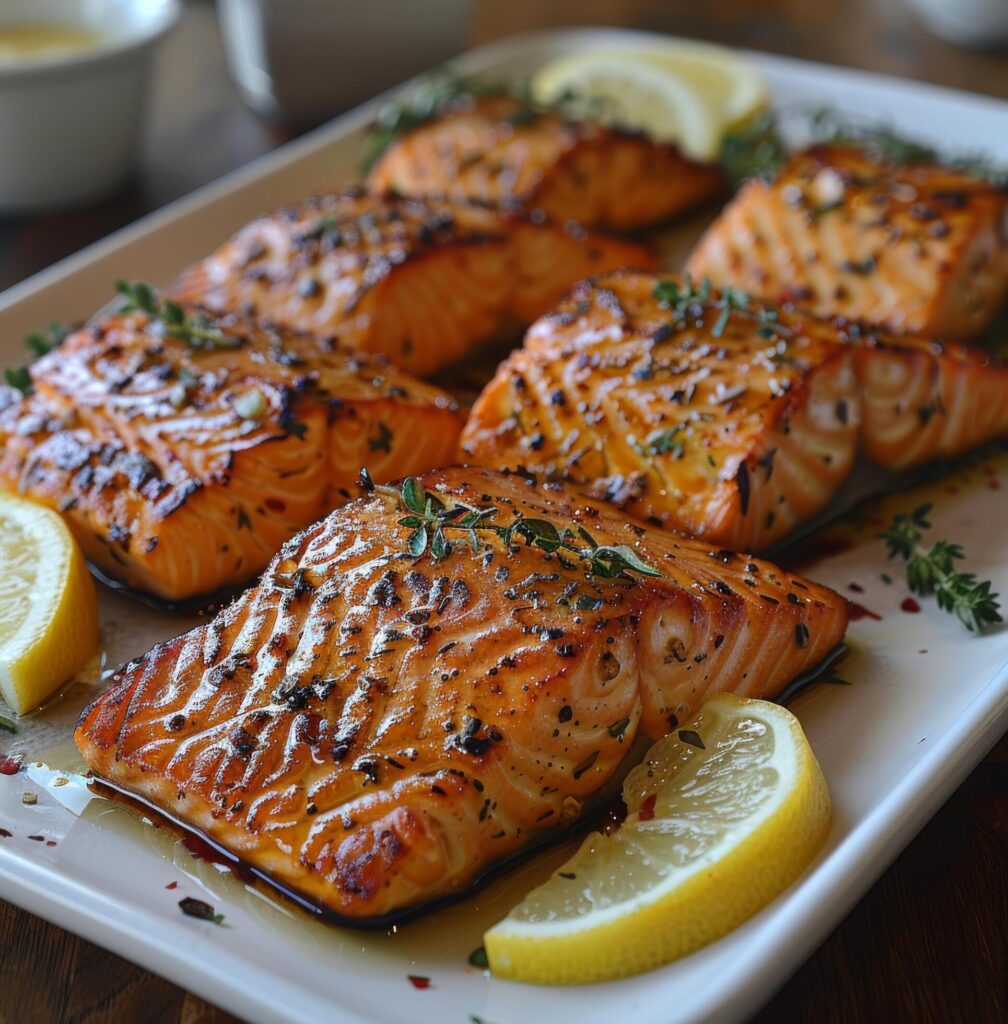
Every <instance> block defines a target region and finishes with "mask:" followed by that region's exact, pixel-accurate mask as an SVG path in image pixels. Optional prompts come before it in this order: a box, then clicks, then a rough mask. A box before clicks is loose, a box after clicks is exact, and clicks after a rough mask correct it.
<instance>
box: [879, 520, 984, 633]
mask: <svg viewBox="0 0 1008 1024" xmlns="http://www.w3.org/2000/svg"><path fill="white" fill-rule="evenodd" d="M933 507H934V506H933V505H931V504H930V503H929V504H927V505H920V506H919V507H918V508H915V509H914V510H913V512H911V513H910V514H909V515H897V516H896V517H894V519H893V521H892V524H891V525H890V526H889V528H888V529H886V530H884V531H883V532H882V533H880V534H879V536H880V537H881V538H883V540H885V542H886V548H887V550H888V552H889V557H890V558H896V557H899V558H903V559H905V561H906V566H907V584H908V586H909V587H910V589H911V591H913V593H915V594H921V595H922V596H924V597H928V596H930V595H931V594H934V596H935V598H936V599H937V601H938V607H939V608H941V609H943V610H944V611H947V612H952V613H954V614H955V615H956V616H958V618H959V621H960V622H962V624H963V625H964V626H965V627H966V628H967V629H968V630H970V632H973V633H982V632H983V631H984V629H985V628H986V627H987V626H991V625H994V624H995V623H997V622H1001V621H1002V619H1001V615H1000V613H999V611H998V595H997V594H994V593H991V582H990V580H982V581H978V580H977V578H976V576H975V575H974V574H973V573H971V572H957V571H956V568H955V563H956V562H958V561H960V560H961V559H963V558H964V557H965V555H964V553H963V549H962V547H961V546H960V545H959V544H952V543H950V542H949V541H947V540H939V541H935V543H934V544H933V545H932V546H931V548H930V549H927V548H924V547H923V546H922V545H921V543H920V541H921V537H922V535H923V532H924V531H925V530H929V529H930V528H931V523H930V522H928V518H927V517H928V515H929V513H930V512H931V509H932V508H933Z"/></svg>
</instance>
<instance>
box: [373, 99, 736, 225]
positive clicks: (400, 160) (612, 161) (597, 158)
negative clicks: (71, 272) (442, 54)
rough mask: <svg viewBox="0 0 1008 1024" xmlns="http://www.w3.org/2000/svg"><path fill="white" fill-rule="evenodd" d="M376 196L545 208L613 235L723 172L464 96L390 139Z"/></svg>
mask: <svg viewBox="0 0 1008 1024" xmlns="http://www.w3.org/2000/svg"><path fill="white" fill-rule="evenodd" d="M367 183H368V186H369V187H370V188H371V189H372V190H373V191H376V192H383V193H395V194H398V195H412V196H448V197H450V198H453V199H465V200H475V201H478V202H481V203H488V204H491V205H505V206H509V205H510V206H519V207H523V208H525V209H529V210H532V209H536V210H542V211H543V212H544V213H545V214H546V215H547V216H550V217H555V218H556V219H558V220H560V221H566V220H573V221H578V222H579V223H581V224H586V225H591V226H595V227H602V228H606V229H609V230H613V231H632V230H636V229H638V228H645V227H649V226H651V225H653V224H656V223H659V222H661V221H663V220H667V219H668V218H670V217H673V216H675V215H676V214H679V213H684V212H686V211H688V210H691V209H693V208H695V207H697V206H699V205H701V204H702V203H704V202H707V201H709V200H711V199H713V198H715V197H717V196H718V195H720V194H722V193H723V192H724V191H725V189H726V182H725V180H724V177H723V175H722V173H721V171H720V169H719V168H718V167H716V166H714V165H709V164H700V163H696V162H694V161H692V160H689V159H688V158H686V157H685V156H683V154H682V153H681V152H680V151H679V150H678V149H677V148H676V147H675V146H673V145H669V144H666V143H659V142H654V141H652V140H650V139H648V138H646V137H645V136H643V135H637V134H631V133H628V132H622V131H617V130H614V129H611V128H603V127H602V126H601V125H597V124H591V123H589V122H585V121H569V120H565V119H564V118H562V117H560V116H557V115H556V114H552V113H544V112H541V111H537V110H534V109H532V108H529V107H528V106H527V105H525V104H523V103H522V102H520V101H519V100H517V99H514V98H511V97H507V96H490V97H485V98H482V99H473V98H471V97H468V98H465V99H463V100H461V101H460V102H458V103H456V104H455V105H454V106H452V107H451V108H450V109H449V110H447V111H446V112H445V113H443V114H442V115H441V116H439V117H437V118H436V119H434V120H432V121H429V122H428V123H427V124H424V125H421V126H420V127H419V128H416V129H414V130H413V131H412V132H410V133H409V134H407V135H406V136H404V137H403V138H402V139H400V140H399V141H397V142H395V143H393V144H392V145H391V146H390V147H389V148H388V149H387V150H386V151H385V152H384V154H382V156H381V157H380V158H379V159H378V161H377V162H376V164H375V165H374V167H372V169H371V172H370V174H369V175H368V179H367Z"/></svg>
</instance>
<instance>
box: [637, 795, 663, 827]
mask: <svg viewBox="0 0 1008 1024" xmlns="http://www.w3.org/2000/svg"><path fill="white" fill-rule="evenodd" d="M657 802H658V794H657V793H652V794H651V795H650V796H646V797H644V802H643V803H642V804H641V805H640V810H639V811H638V812H637V817H638V818H639V819H640V820H641V821H650V820H651V819H652V818H653V817H654V807H655V804H656V803H657Z"/></svg>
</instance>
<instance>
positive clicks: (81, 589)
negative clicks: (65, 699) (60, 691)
mask: <svg viewBox="0 0 1008 1024" xmlns="http://www.w3.org/2000/svg"><path fill="white" fill-rule="evenodd" d="M0 579H2V580H3V586H2V587H0V696H2V697H3V699H4V700H5V701H6V702H7V703H8V704H9V705H10V706H11V707H12V708H13V709H14V710H15V711H16V712H18V713H23V712H25V711H30V710H31V709H32V708H34V707H36V706H37V705H39V704H40V703H41V702H42V701H43V700H45V698H46V697H48V696H49V694H50V693H52V692H53V690H55V689H56V687H57V686H59V685H60V684H61V683H63V682H66V680H67V679H69V678H70V676H72V675H74V673H76V672H79V671H80V669H82V668H83V667H84V665H85V664H86V663H87V661H88V660H89V659H90V658H91V656H92V655H93V654H94V652H95V650H96V649H97V647H98V601H97V598H96V596H95V588H94V583H93V582H92V580H91V577H90V575H89V574H88V571H87V565H86V564H85V562H84V558H83V556H82V555H81V553H80V549H79V548H78V547H77V544H76V543H75V541H74V539H73V537H72V536H71V535H70V531H69V530H68V529H67V527H66V524H65V523H64V522H63V520H62V519H61V518H60V517H59V516H58V515H57V514H56V513H55V512H53V511H51V510H50V509H47V508H43V507H42V506H40V505H35V504H33V503H32V502H30V501H25V500H23V499H21V498H15V497H12V496H10V495H6V494H0Z"/></svg>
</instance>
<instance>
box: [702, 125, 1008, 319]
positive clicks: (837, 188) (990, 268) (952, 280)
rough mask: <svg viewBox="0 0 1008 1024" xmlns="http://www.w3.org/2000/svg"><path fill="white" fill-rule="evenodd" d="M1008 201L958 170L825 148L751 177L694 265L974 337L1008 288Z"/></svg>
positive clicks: (778, 298) (848, 309)
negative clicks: (775, 173)
mask: <svg viewBox="0 0 1008 1024" xmlns="http://www.w3.org/2000/svg"><path fill="white" fill-rule="evenodd" d="M1006 202H1008V192H1006V191H1005V190H1004V189H1002V188H999V187H996V186H994V185H992V184H990V183H988V182H987V181H985V180H983V179H981V178H978V177H974V176H971V175H968V174H965V173H962V172H959V171H954V170H950V169H948V168H946V167H942V166H938V165H934V164H910V165H900V164H895V163H891V162H885V161H882V160H879V159H875V158H873V157H872V156H871V155H869V154H868V153H867V152H866V151H864V150H862V149H859V148H855V147H852V146H844V145H824V146H815V147H813V148H811V149H809V150H807V151H805V152H803V153H801V154H799V155H797V156H796V157H795V158H794V159H793V160H792V162H791V163H790V164H789V165H788V166H787V167H786V168H785V170H784V171H783V173H782V174H781V175H780V177H779V178H778V179H777V180H776V181H774V182H772V183H766V182H761V181H751V182H749V183H748V184H747V185H746V186H745V187H744V188H743V189H742V191H741V192H740V193H739V194H738V196H737V197H736V198H735V199H734V200H733V201H732V202H731V203H729V205H728V206H727V208H726V209H725V210H724V212H723V213H722V214H721V216H720V217H719V218H718V219H717V220H716V221H715V222H714V224H713V225H712V226H711V227H710V228H709V229H708V231H707V233H706V234H705V236H704V237H703V238H702V239H701V240H700V242H699V243H698V245H697V247H696V248H695V249H694V251H693V253H692V254H691V255H690V257H689V259H688V261H687V266H686V269H687V270H688V271H689V272H690V273H692V274H693V276H694V277H703V276H705V275H707V276H709V277H710V278H711V280H712V281H714V282H715V283H716V284H720V285H733V286H735V287H738V288H744V289H746V290H748V291H750V292H752V293H753V294H755V295H760V296H763V297H764V298H767V299H769V300H772V301H775V302H789V303H794V304H795V305H798V306H801V307H804V308H806V309H809V310H811V311H812V312H814V313H817V314H819V315H822V316H832V315H839V316H843V317H848V318H851V319H855V320H862V321H866V322H870V323H873V324H879V325H882V326H885V327H888V328H890V329H892V330H895V331H900V332H910V333H914V332H916V333H920V334H924V335H929V336H946V337H952V338H957V339H965V338H969V337H970V336H972V335H974V334H976V333H977V332H978V331H980V330H982V329H983V327H984V326H985V325H986V324H987V323H988V322H989V321H990V319H991V318H992V316H993V315H994V314H995V313H996V312H997V311H998V308H999V307H1000V306H1001V304H1002V303H1003V301H1004V298H1005V295H1006V293H1008V209H1006Z"/></svg>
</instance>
